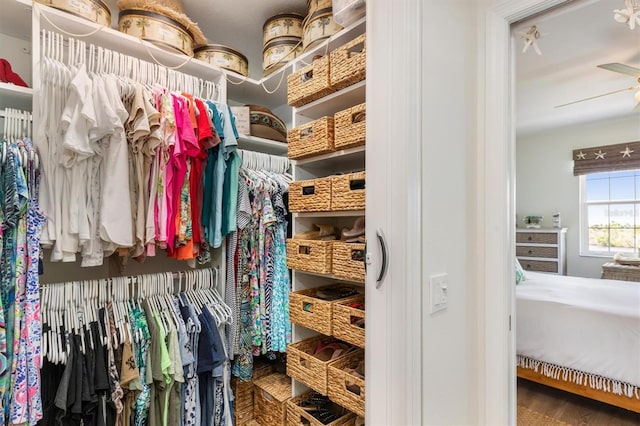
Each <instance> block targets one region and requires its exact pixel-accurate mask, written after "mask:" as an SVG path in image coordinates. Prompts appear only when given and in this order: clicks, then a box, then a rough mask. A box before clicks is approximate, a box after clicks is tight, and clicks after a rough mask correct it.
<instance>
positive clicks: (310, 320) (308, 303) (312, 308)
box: [289, 284, 359, 336]
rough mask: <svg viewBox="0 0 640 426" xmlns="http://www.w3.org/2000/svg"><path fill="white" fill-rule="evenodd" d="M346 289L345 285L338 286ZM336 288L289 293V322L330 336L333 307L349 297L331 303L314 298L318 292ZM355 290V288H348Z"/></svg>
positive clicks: (349, 298)
mask: <svg viewBox="0 0 640 426" xmlns="http://www.w3.org/2000/svg"><path fill="white" fill-rule="evenodd" d="M338 285H339V286H342V287H347V285H345V284H338ZM331 287H336V284H333V285H330V286H323V287H317V288H310V289H307V290H298V291H294V292H291V293H289V315H290V319H291V322H293V323H295V324H299V325H301V326H304V327H307V328H309V329H311V330H315V331H317V332H318V333H322V334H324V335H327V336H331V334H332V326H333V306H334V305H335V304H336V303H338V302H340V301H343V300H351V299H352V298H354V297H359V296H350V297H347V298H344V299H338V300H333V301H328V300H322V299H318V298H317V297H316V295H317V293H318V290H322V289H327V288H331ZM348 287H351V288H354V289H356V290H357V287H356V286H348Z"/></svg>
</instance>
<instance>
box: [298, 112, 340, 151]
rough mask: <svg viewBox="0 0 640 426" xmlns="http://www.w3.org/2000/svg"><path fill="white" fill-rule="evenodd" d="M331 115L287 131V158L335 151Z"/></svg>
mask: <svg viewBox="0 0 640 426" xmlns="http://www.w3.org/2000/svg"><path fill="white" fill-rule="evenodd" d="M333 137H334V128H333V117H322V118H319V119H317V120H314V121H312V122H310V123H307V124H305V125H303V126H299V127H296V128H295V129H291V130H290V131H289V139H288V145H287V149H288V155H289V158H294V159H296V158H306V157H312V156H314V155H319V154H326V153H327V152H332V151H335V147H334V144H333Z"/></svg>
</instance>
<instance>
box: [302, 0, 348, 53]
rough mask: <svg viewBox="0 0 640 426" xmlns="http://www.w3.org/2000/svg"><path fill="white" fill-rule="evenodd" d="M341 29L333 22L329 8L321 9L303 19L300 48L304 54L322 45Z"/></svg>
mask: <svg viewBox="0 0 640 426" xmlns="http://www.w3.org/2000/svg"><path fill="white" fill-rule="evenodd" d="M341 29H342V27H341V26H340V25H338V23H337V22H335V21H334V20H333V11H332V10H331V8H329V9H322V10H319V11H317V12H316V13H315V14H313V15H309V16H307V17H306V18H305V23H304V25H303V28H302V48H303V50H304V51H305V52H306V51H307V50H309V49H311V48H312V47H314V46H316V45H318V44H320V43H322V41H324V40H326V39H328V38H329V37H331V36H332V35H333V34H335V33H337V32H338V31H340V30H341Z"/></svg>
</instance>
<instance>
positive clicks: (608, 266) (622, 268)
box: [602, 262, 640, 281]
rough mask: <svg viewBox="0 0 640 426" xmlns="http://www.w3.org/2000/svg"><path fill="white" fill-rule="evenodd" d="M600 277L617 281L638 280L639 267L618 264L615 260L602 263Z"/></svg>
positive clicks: (639, 277)
mask: <svg viewBox="0 0 640 426" xmlns="http://www.w3.org/2000/svg"><path fill="white" fill-rule="evenodd" d="M602 279H605V280H619V281H640V267H638V266H630V265H620V264H618V263H615V262H610V263H605V264H604V265H602Z"/></svg>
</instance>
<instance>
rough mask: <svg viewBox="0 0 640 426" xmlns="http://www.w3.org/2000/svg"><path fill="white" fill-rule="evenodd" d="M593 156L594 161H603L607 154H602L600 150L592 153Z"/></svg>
mask: <svg viewBox="0 0 640 426" xmlns="http://www.w3.org/2000/svg"><path fill="white" fill-rule="evenodd" d="M594 154H596V158H595V159H596V160H604V156H605V155H607V153H606V152H602V150H601V149H599V150H598V152H594Z"/></svg>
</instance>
